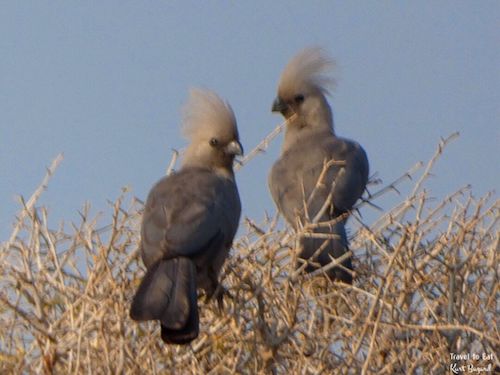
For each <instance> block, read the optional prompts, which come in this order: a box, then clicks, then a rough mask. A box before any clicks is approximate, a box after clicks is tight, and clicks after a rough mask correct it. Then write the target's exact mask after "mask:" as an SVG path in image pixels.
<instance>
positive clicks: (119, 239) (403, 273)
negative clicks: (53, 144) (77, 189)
mask: <svg viewBox="0 0 500 375" xmlns="http://www.w3.org/2000/svg"><path fill="white" fill-rule="evenodd" d="M277 132H279V130H278V131H277ZM277 132H275V133H277ZM274 135H275V134H274ZM274 135H273V136H274ZM448 141H449V139H448V140H443V141H442V142H441V143H440V145H439V147H438V150H437V152H436V155H435V156H434V157H433V158H432V159H431V161H430V162H429V163H428V164H427V166H426V167H425V168H424V169H423V170H421V169H419V168H418V166H417V168H415V169H414V170H412V171H410V172H408V173H407V174H405V176H403V177H402V178H401V179H398V180H397V181H395V182H394V183H392V184H389V185H388V186H386V187H383V188H381V189H380V190H379V191H378V192H376V193H374V194H372V195H371V196H370V197H367V202H364V203H362V204H361V205H366V204H367V203H368V204H369V202H371V201H373V200H374V199H375V198H376V197H378V196H379V195H382V194H385V193H387V192H389V191H391V190H395V189H396V188H397V186H399V185H401V184H406V183H409V182H408V180H407V179H406V177H409V176H411V177H414V178H416V182H415V185H414V188H413V190H412V192H411V193H410V194H409V196H407V197H405V198H402V200H401V203H400V204H398V205H396V206H395V207H394V208H393V209H391V210H389V211H387V212H385V213H383V214H382V215H381V216H380V218H379V219H378V220H377V221H376V222H375V223H373V224H372V225H366V224H365V223H364V222H363V220H361V218H360V217H359V215H357V214H356V213H354V215H353V216H354V217H353V218H351V221H350V227H351V229H352V232H351V233H352V236H351V237H352V239H351V250H352V252H353V254H354V265H355V270H356V274H355V282H354V285H352V286H349V285H344V284H341V283H332V282H331V281H329V279H328V278H327V277H325V276H324V275H323V274H322V272H321V271H318V272H317V273H316V274H315V275H311V274H308V275H307V274H303V273H298V272H295V268H294V263H295V261H296V259H295V257H294V255H293V254H294V248H295V242H296V236H295V235H294V234H293V233H291V232H290V231H288V230H283V229H281V227H280V226H278V225H277V222H276V219H275V218H267V219H265V220H263V222H260V223H256V222H254V221H252V220H250V219H248V218H246V219H245V220H244V221H243V223H242V224H243V225H245V229H246V230H244V231H243V232H244V234H243V235H241V236H240V237H239V239H238V240H237V241H235V243H234V249H233V251H232V255H231V257H230V259H229V260H228V261H227V263H226V266H225V268H224V271H223V273H222V275H221V280H222V284H223V285H224V288H225V289H226V290H227V293H226V294H225V298H224V305H223V308H222V310H221V311H220V310H219V309H218V306H217V303H215V302H213V301H209V302H207V303H205V302H203V301H200V311H201V332H200V336H199V338H198V339H197V340H195V341H194V342H193V343H192V344H191V345H188V346H168V345H165V344H163V343H162V341H161V340H160V338H159V326H158V325H157V324H156V323H148V324H137V323H135V322H133V321H132V320H131V319H130V318H129V316H128V310H129V305H130V301H131V298H132V295H133V293H134V291H135V289H136V288H137V286H138V283H139V280H140V277H141V276H142V275H143V274H144V268H143V266H142V263H141V262H140V260H139V256H138V254H137V243H138V226H139V222H140V216H141V209H142V202H141V201H140V200H138V199H135V198H131V197H130V195H129V194H128V193H127V192H126V191H124V193H123V195H122V196H121V197H120V198H119V199H117V200H116V202H113V203H111V205H112V215H111V217H110V218H109V219H107V220H108V221H109V224H108V225H106V226H104V227H100V226H98V224H97V218H96V217H92V216H91V215H90V214H89V212H90V211H89V207H84V209H83V210H82V212H81V220H80V221H79V223H77V224H72V225H70V226H68V225H66V226H61V227H60V228H58V229H50V228H49V225H48V221H47V211H46V209H45V208H44V207H37V206H36V203H37V199H38V197H39V196H40V194H41V193H42V191H43V189H44V187H45V186H46V184H47V181H48V178H49V176H50V175H51V174H52V173H53V171H54V169H55V168H56V166H57V163H58V161H59V160H56V161H55V162H54V164H53V165H52V166H51V168H49V171H48V175H47V177H46V179H45V180H44V181H43V183H42V185H41V186H40V188H39V189H38V190H37V191H36V192H35V193H34V195H33V197H32V198H31V199H30V200H28V201H27V202H24V201H23V202H22V210H21V212H20V213H19V215H18V217H17V222H16V224H15V227H14V230H13V232H12V235H11V236H10V238H9V239H8V240H7V241H5V242H4V243H3V244H2V246H1V249H0V250H1V252H0V274H1V280H0V283H1V289H0V356H1V361H0V362H1V364H0V372H1V373H15V374H17V373H21V372H30V373H31V372H35V373H57V374H69V373H78V374H79V373H89V374H91V373H92V374H94V373H96V374H101V373H113V374H114V373H116V374H122V373H125V374H135V373H137V374H139V373H142V374H145V373H151V374H157V373H179V374H188V373H193V374H233V373H243V374H257V373H279V374H291V373H293V374H320V373H322V374H334V373H335V374H336V373H339V374H347V373H349V374H351V373H352V374H357V373H367V374H394V373H402V374H403V373H404V374H407V373H408V374H411V373H417V374H440V373H447V372H448V371H449V368H450V366H461V365H464V364H469V365H470V364H473V365H474V366H491V369H492V371H493V369H494V368H495V367H496V366H499V362H498V359H497V358H496V356H495V355H494V353H498V349H499V347H500V334H499V330H498V328H499V326H498V316H499V282H498V280H499V255H498V254H499V252H498V248H499V234H498V233H499V230H498V229H499V225H498V224H499V209H500V205H499V201H498V200H495V199H494V197H492V194H491V195H487V196H485V197H482V198H479V199H476V198H474V197H473V196H472V194H471V192H470V189H469V188H468V187H465V188H462V189H459V190H458V191H456V192H454V193H452V194H450V195H449V196H448V197H446V198H445V199H444V200H442V201H439V202H434V201H432V200H431V196H430V193H429V192H428V191H427V190H426V189H425V182H426V180H427V177H428V176H429V173H430V170H431V168H432V166H433V164H434V162H435V160H436V159H437V158H438V157H439V155H440V154H441V152H442V149H443V147H444V146H445V145H446V143H447V142H448ZM266 144H267V143H266V142H263V143H262V144H261V145H260V146H259V147H261V146H262V145H264V146H265V145H266ZM418 173H420V176H419V177H418V178H417V175H418ZM450 353H455V354H466V353H469V354H473V353H478V354H479V355H481V356H482V355H483V353H484V354H485V355H488V354H492V357H491V358H480V359H479V360H473V358H470V359H468V360H465V361H459V360H458V359H452V358H451V356H450Z"/></svg>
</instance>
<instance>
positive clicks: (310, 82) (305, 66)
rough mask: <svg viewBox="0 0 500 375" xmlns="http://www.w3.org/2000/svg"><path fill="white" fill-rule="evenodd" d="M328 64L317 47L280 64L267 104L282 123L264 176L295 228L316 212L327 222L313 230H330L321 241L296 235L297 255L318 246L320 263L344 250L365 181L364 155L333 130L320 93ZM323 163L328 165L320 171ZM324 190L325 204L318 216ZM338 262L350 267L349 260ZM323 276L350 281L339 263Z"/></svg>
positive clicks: (324, 86) (323, 92) (324, 88)
mask: <svg viewBox="0 0 500 375" xmlns="http://www.w3.org/2000/svg"><path fill="white" fill-rule="evenodd" d="M333 67H334V63H333V61H332V60H330V59H329V58H328V57H327V56H326V55H325V53H324V52H323V51H322V50H321V49H320V48H308V49H305V50H303V51H302V52H300V53H299V54H298V55H296V56H295V57H294V58H293V59H292V60H291V61H290V62H289V63H288V65H287V66H286V67H285V69H284V71H283V73H282V75H281V78H280V82H279V86H278V96H277V98H276V100H275V101H274V103H273V108H272V109H273V111H277V112H281V113H282V114H283V116H284V117H285V118H286V119H287V125H286V131H285V139H284V142H283V147H282V152H281V156H280V158H279V159H278V160H277V161H276V163H275V164H274V165H273V167H272V169H271V173H270V175H269V188H270V191H271V194H272V196H273V199H274V201H275V203H276V205H277V207H278V210H279V211H280V212H281V213H282V214H283V216H284V217H285V219H286V220H287V221H288V223H289V224H291V225H292V226H293V227H294V228H295V229H298V228H299V226H300V225H305V224H307V223H310V222H311V221H312V220H313V219H314V218H315V217H316V216H320V217H318V218H317V219H319V220H318V222H327V221H329V222H330V225H329V226H323V227H321V226H320V227H318V228H316V229H315V230H314V233H322V234H325V233H326V234H331V235H332V236H331V239H329V240H327V242H325V239H323V238H314V237H312V238H302V239H301V247H302V250H301V253H300V254H299V256H300V257H301V258H303V259H309V258H311V256H312V255H313V254H314V253H315V252H316V251H317V250H318V249H319V248H320V247H321V246H323V250H320V251H319V252H320V254H319V256H318V258H317V259H313V261H316V262H317V263H319V264H321V265H326V264H327V263H329V262H330V261H331V258H330V256H332V257H334V258H338V257H340V256H342V255H343V254H344V253H346V252H347V251H348V242H347V236H346V232H345V222H346V220H347V215H348V211H349V210H350V209H352V207H353V205H354V204H355V203H356V201H357V200H358V199H359V198H360V197H361V195H362V194H363V191H364V190H365V187H366V183H367V180H368V159H367V156H366V153H365V151H364V150H363V148H362V147H361V146H360V145H359V144H358V143H356V142H354V141H351V140H348V139H344V138H340V137H337V136H336V134H335V132H334V128H333V115H332V110H331V107H330V105H329V104H328V101H327V98H326V95H327V94H328V88H329V86H331V85H332V84H333V83H334V81H333V79H332V78H331V77H330V76H329V75H328V72H329V71H330V70H331V69H332V68H333ZM331 161H333V162H331ZM325 165H326V166H327V167H328V168H327V169H326V173H323V174H322V171H323V170H324V168H326V167H325ZM320 176H323V178H322V180H321V181H319V179H320ZM330 194H331V204H330V205H329V206H328V207H327V209H326V210H324V213H323V214H322V215H320V211H321V209H322V207H323V205H324V203H325V201H326V200H327V199H328V197H329V196H330ZM306 207H307V208H306ZM317 237H319V236H317ZM342 265H343V267H344V268H347V269H352V264H351V260H350V259H347V260H346V261H344V262H343V263H342ZM311 269H312V266H309V267H308V270H311ZM329 275H330V276H331V277H332V278H334V279H340V280H342V281H344V282H351V281H352V276H351V274H350V273H349V272H347V271H346V270H345V269H342V267H335V268H333V269H331V270H330V271H329Z"/></svg>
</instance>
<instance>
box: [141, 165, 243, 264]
mask: <svg viewBox="0 0 500 375" xmlns="http://www.w3.org/2000/svg"><path fill="white" fill-rule="evenodd" d="M228 183H229V182H225V181H223V179H222V178H220V177H218V176H217V175H215V174H214V173H212V172H210V171H208V170H204V169H201V168H189V169H186V170H181V171H180V172H178V173H176V174H173V175H171V176H168V177H165V178H163V179H162V180H160V181H159V182H158V183H157V184H156V185H155V186H154V187H153V189H152V190H151V192H150V194H149V196H148V199H147V202H146V207H145V210H144V217H143V224H142V251H143V257H144V260H145V263H146V266H148V264H152V263H154V262H155V261H156V260H158V259H159V258H169V257H174V256H179V255H182V256H192V255H195V254H196V253H197V252H199V251H200V250H202V249H203V248H204V246H206V245H208V244H210V242H211V240H213V239H214V238H216V237H218V236H219V235H220V233H221V232H222V233H223V234H224V236H226V235H227V236H233V235H234V231H235V229H233V228H232V227H231V228H228V227H227V226H228V225H227V223H228V222H231V221H233V222H234V221H235V220H234V219H233V217H234V216H237V218H239V207H230V206H228V200H231V199H228V196H230V194H228V193H229V192H228V189H231V186H228ZM233 184H234V183H233ZM229 198H230V197H229ZM238 203H239V202H238ZM233 206H234V204H233ZM231 210H232V211H237V212H231ZM236 225H237V220H236ZM228 232H229V233H228ZM231 238H232V237H231Z"/></svg>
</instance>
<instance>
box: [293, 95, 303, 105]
mask: <svg viewBox="0 0 500 375" xmlns="http://www.w3.org/2000/svg"><path fill="white" fill-rule="evenodd" d="M293 100H294V101H295V103H297V104H300V103H302V102H303V101H304V95H302V94H299V95H295V98H293Z"/></svg>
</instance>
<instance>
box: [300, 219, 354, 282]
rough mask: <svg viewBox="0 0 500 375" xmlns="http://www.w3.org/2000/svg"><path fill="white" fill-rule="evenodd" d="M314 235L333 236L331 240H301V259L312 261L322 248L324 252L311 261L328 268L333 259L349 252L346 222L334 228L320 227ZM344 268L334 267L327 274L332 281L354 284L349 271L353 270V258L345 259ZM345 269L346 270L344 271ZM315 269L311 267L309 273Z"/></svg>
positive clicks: (340, 222)
mask: <svg viewBox="0 0 500 375" xmlns="http://www.w3.org/2000/svg"><path fill="white" fill-rule="evenodd" d="M314 233H321V234H331V235H333V236H332V237H331V238H327V239H325V238H314V237H313V238H311V237H307V238H302V239H301V241H300V242H301V252H300V254H299V257H300V258H302V259H310V258H311V257H312V256H313V255H314V254H315V253H316V252H317V250H318V249H319V248H320V247H322V248H323V250H321V251H320V252H319V254H318V255H317V256H316V257H315V258H313V259H310V260H311V261H313V262H316V263H319V264H320V265H321V266H326V265H328V264H329V263H331V258H332V257H333V258H340V257H341V256H342V255H344V254H345V253H346V252H348V251H349V246H348V241H347V234H346V231H345V221H339V222H338V223H335V224H333V226H332V227H320V228H317V229H315V230H314ZM340 264H341V265H342V267H333V268H330V269H328V271H327V274H328V275H329V276H330V278H331V279H335V280H340V281H343V282H344V283H348V284H352V275H351V273H349V272H348V271H346V270H345V269H348V270H352V269H353V268H352V262H351V257H349V258H347V259H345V260H344V261H342V262H341V263H340ZM344 268H345V269H344ZM314 269H316V268H315V267H313V266H312V265H309V266H308V267H307V268H306V271H307V272H312V271H313V270H314Z"/></svg>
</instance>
